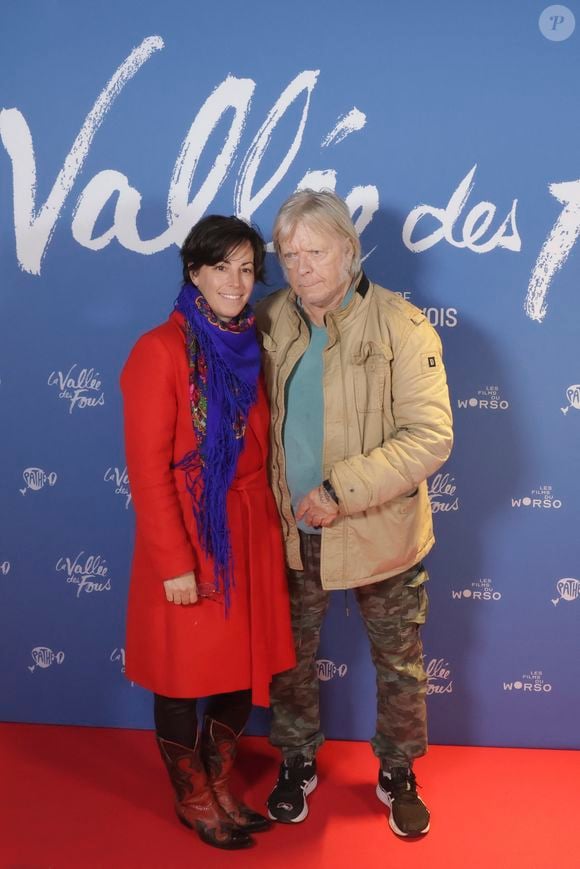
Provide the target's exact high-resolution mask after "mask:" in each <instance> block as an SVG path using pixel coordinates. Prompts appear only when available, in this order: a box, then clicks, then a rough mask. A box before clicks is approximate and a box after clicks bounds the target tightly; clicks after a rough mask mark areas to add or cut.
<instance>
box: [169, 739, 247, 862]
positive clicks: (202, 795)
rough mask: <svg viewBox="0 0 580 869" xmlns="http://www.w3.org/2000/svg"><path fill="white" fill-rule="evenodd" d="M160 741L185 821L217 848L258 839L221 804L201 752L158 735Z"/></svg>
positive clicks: (231, 847) (178, 809)
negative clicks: (241, 827) (249, 833)
mask: <svg viewBox="0 0 580 869" xmlns="http://www.w3.org/2000/svg"><path fill="white" fill-rule="evenodd" d="M157 744H158V746H159V751H160V752H161V757H162V758H163V762H164V763H165V766H166V767H167V772H168V773H169V778H170V780H171V784H172V785H173V789H174V791H175V796H176V801H175V810H176V812H177V817H178V818H179V820H180V821H181V823H182V824H185V826H186V827H189V828H190V829H192V830H195V831H196V832H197V834H198V835H199V837H200V839H201V840H202V841H203V842H205V843H206V844H208V845H213V846H214V847H215V848H225V849H227V850H234V849H238V848H248V847H249V846H250V845H253V844H254V840H253V839H252V838H251V837H250V836H249V835H248V833H247V832H246V831H245V830H242V829H240V828H239V827H238V826H236V824H235V823H234V822H233V821H232V819H231V818H230V817H228V815H227V814H226V813H225V812H224V810H223V809H222V808H221V807H220V806H219V805H218V803H217V801H216V799H215V797H214V795H213V792H212V790H211V788H210V786H209V783H208V779H207V774H206V771H205V769H204V766H203V762H202V760H201V757H200V751H199V734H198V737H197V740H196V744H195V747H194V748H186V747H185V746H183V745H178V744H177V743H175V742H169V741H168V740H166V739H161V737H159V736H158V737H157Z"/></svg>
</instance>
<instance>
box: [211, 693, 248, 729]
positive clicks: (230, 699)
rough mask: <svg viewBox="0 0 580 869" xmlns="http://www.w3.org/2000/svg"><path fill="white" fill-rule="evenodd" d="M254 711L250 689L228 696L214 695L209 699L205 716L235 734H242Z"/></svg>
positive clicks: (228, 694)
mask: <svg viewBox="0 0 580 869" xmlns="http://www.w3.org/2000/svg"><path fill="white" fill-rule="evenodd" d="M251 711H252V692H251V690H250V689H244V690H242V691H231V692H229V693H227V694H213V695H212V696H211V697H209V698H208V701H207V705H206V707H205V714H206V715H207V716H209V718H213V720H214V721H219V723H220V724H225V725H226V727H229V729H230V730H233V732H234V733H236V734H240V733H241V732H242V731H243V729H244V727H245V726H246V724H247V723H248V718H249V717H250V712H251Z"/></svg>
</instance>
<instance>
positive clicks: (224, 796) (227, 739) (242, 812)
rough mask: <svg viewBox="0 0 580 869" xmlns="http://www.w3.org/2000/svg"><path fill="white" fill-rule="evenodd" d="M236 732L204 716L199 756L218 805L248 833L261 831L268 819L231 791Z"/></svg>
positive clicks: (266, 825) (269, 825)
mask: <svg viewBox="0 0 580 869" xmlns="http://www.w3.org/2000/svg"><path fill="white" fill-rule="evenodd" d="M239 736H240V735H239V734H237V735H236V734H235V733H234V731H233V730H231V729H230V728H229V727H228V726H227V725H226V724H222V723H221V722H220V721H215V720H214V719H213V718H210V717H209V716H208V715H206V716H205V718H204V726H203V737H202V757H203V761H204V763H205V768H206V770H207V776H208V780H209V784H210V787H211V789H212V791H213V794H214V796H215V798H216V801H217V803H218V804H219V806H220V807H221V808H222V809H223V810H224V812H226V814H227V815H228V816H229V818H231V820H232V821H234V823H235V824H237V826H238V827H240V828H241V829H242V830H245V831H247V832H248V833H260V832H262V831H264V830H268V829H269V828H270V827H271V824H270V821H269V820H268V818H265V817H264V815H260V814H259V812H255V811H254V810H253V809H251V808H250V807H249V806H246V805H245V804H244V803H242V802H240V800H237V799H236V798H235V797H234V796H233V794H232V793H231V791H230V785H229V779H230V775H231V771H232V768H233V765H234V761H235V758H236V754H237V748H238V739H239Z"/></svg>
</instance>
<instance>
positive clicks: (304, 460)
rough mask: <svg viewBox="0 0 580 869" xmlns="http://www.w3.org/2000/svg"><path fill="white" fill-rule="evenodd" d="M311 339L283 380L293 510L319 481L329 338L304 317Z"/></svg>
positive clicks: (345, 302)
mask: <svg viewBox="0 0 580 869" xmlns="http://www.w3.org/2000/svg"><path fill="white" fill-rule="evenodd" d="M352 294H353V288H352V287H351V289H350V290H349V291H348V293H347V294H346V296H345V297H344V299H343V301H342V304H341V307H345V306H346V305H348V303H349V301H350V300H351V298H352ZM305 320H306V322H307V323H308V325H309V327H310V343H309V345H308V347H307V348H306V351H305V352H304V355H303V356H302V357H301V358H300V359H299V360H298V362H297V363H296V365H295V367H294V370H293V372H292V374H291V375H290V377H289V378H288V382H287V384H286V417H285V420H284V453H285V456H286V482H287V483H288V488H289V489H290V496H291V498H292V509H293V510H294V512H295V513H296V508H297V507H298V504H299V503H300V501H301V500H302V498H303V497H304V495H307V494H308V492H310V491H311V490H312V489H314V488H315V487H316V486H319V485H320V484H321V482H322V444H323V440H324V391H323V388H322V375H323V370H324V364H323V353H324V349H325V347H326V344H327V341H328V333H327V331H326V328H325V327H324V326H316V325H315V324H314V323H311V322H310V321H309V320H308V318H307V317H305ZM298 527H299V528H300V529H301V530H302V531H305V532H306V533H307V534H320V533H321V529H320V528H312V527H311V526H310V525H306V524H305V523H304V522H302V521H300V522H298Z"/></svg>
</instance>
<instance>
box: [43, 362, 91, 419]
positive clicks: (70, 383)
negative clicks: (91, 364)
mask: <svg viewBox="0 0 580 869" xmlns="http://www.w3.org/2000/svg"><path fill="white" fill-rule="evenodd" d="M48 385H49V386H54V387H56V389H57V390H58V397H59V398H60V399H62V400H63V401H66V402H68V412H69V413H72V412H73V410H85V409H86V408H89V407H102V406H103V404H104V403H105V393H104V391H103V384H102V381H101V375H100V374H99V372H98V371H97V370H96V369H95V368H79V366H78V363H77V362H75V363H74V364H73V365H71V367H70V368H69V369H68V371H52V372H51V373H50V375H49V377H48Z"/></svg>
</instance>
